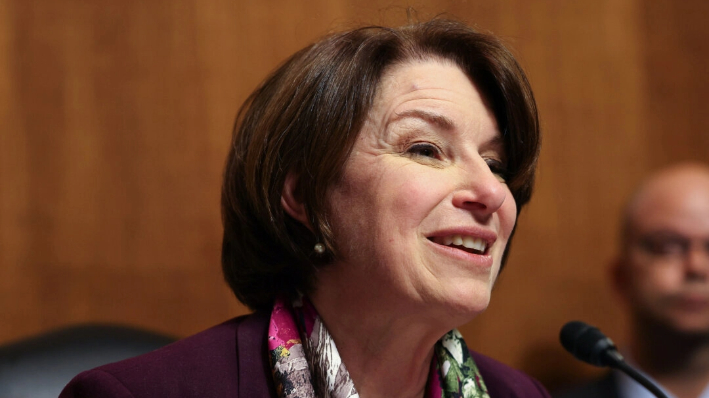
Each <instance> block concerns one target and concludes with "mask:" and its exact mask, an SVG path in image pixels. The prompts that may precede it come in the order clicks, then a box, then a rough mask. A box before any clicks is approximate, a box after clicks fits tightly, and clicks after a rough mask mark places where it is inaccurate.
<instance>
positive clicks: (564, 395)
mask: <svg viewBox="0 0 709 398" xmlns="http://www.w3.org/2000/svg"><path fill="white" fill-rule="evenodd" d="M553 396H554V398H620V393H619V390H618V382H617V379H616V375H615V374H614V373H613V372H608V374H606V375H605V376H603V377H602V378H600V379H597V380H594V381H591V382H588V383H586V384H582V385H579V386H576V387H573V388H571V389H568V390H563V391H560V392H559V393H554V394H553Z"/></svg>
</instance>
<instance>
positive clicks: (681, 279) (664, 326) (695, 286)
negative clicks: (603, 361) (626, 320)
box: [555, 164, 709, 398]
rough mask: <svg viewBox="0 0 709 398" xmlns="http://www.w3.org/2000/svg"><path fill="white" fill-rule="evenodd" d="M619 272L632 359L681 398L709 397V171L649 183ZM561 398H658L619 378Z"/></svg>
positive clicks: (665, 175)
mask: <svg viewBox="0 0 709 398" xmlns="http://www.w3.org/2000/svg"><path fill="white" fill-rule="evenodd" d="M623 228H624V229H623V237H622V239H623V240H622V243H623V244H622V248H621V253H620V255H619V257H618V259H617V260H616V261H615V263H614V264H613V267H612V277H613V283H614V285H615V288H616V289H617V290H618V292H619V293H620V297H622V299H623V301H624V304H626V307H627V310H628V311H629V315H630V320H631V325H632V327H631V335H630V340H629V344H628V347H627V352H625V355H626V359H628V361H629V362H630V363H631V364H633V365H634V366H636V367H637V368H639V369H640V370H642V371H643V372H644V373H645V374H647V375H649V376H650V377H651V378H652V379H654V380H655V381H656V382H657V383H658V384H659V385H660V386H661V387H662V388H663V389H664V390H665V391H666V392H668V393H669V395H671V396H674V397H676V398H698V397H701V398H709V166H707V165H702V164H682V165H677V166H673V167H671V168H668V169H665V170H663V171H661V172H659V173H657V174H655V175H653V176H652V177H651V178H650V179H649V180H647V181H646V182H645V183H644V184H643V185H642V186H641V187H640V189H639V190H638V191H637V192H636V194H635V195H634V197H633V199H632V200H631V201H630V203H629V204H628V207H627V209H626V214H625V220H624V225H623ZM555 397H557V398H562V397H563V398H587V397H588V398H591V397H594V398H596V397H602V398H614V397H617V398H637V397H653V395H651V394H650V393H649V392H647V391H645V390H644V389H643V388H642V387H641V386H640V385H639V384H637V383H635V382H634V381H632V380H631V379H630V378H628V377H627V376H625V375H622V374H620V373H619V372H613V373H611V374H609V375H608V376H607V377H605V378H603V379H601V380H599V381H597V382H595V383H591V384H588V385H584V386H581V387H579V388H577V389H575V390H573V391H570V392H567V393H565V394H559V395H555Z"/></svg>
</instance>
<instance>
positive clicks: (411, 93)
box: [62, 20, 548, 398]
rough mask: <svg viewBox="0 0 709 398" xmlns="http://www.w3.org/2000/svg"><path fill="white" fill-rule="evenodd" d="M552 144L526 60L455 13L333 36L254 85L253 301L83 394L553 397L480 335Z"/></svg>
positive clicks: (245, 288) (240, 204)
mask: <svg viewBox="0 0 709 398" xmlns="http://www.w3.org/2000/svg"><path fill="white" fill-rule="evenodd" d="M538 152H539V128H538V121H537V114H536V107H535V103H534V99H533V96H532V92H531V89H530V87H529V84H528V82H527V80H526V78H525V76H524V73H523V72H522V70H521V69H520V67H519V65H518V64H517V63H516V61H515V60H514V58H513V57H512V56H511V55H510V53H509V52H508V51H507V50H506V49H505V48H504V47H503V46H502V45H501V44H500V42H499V41H498V40H496V39H495V38H494V37H491V36H489V35H484V34H480V33H477V32H475V31H473V30H472V29H470V28H468V27H466V26H465V25H462V24H460V23H457V22H452V21H446V20H433V21H430V22H426V23H421V24H414V25H410V26H405V27H402V28H398V29H389V28H381V27H369V28H362V29H356V30H353V31H349V32H344V33H340V34H335V35H333V36H330V37H327V38H325V39H323V40H321V41H320V42H318V43H315V44H313V45H311V46H309V47H307V48H305V49H303V50H301V51H299V52H298V53H296V54H295V55H293V56H292V57H291V58H290V59H289V60H287V61H286V62H285V63H284V64H283V65H282V66H281V67H279V68H278V69H277V70H276V71H275V72H274V73H273V74H272V75H271V76H269V77H268V78H267V79H266V80H265V81H264V82H263V83H262V85H261V86H260V87H259V88H258V89H257V90H256V91H255V92H254V93H253V94H252V95H251V96H250V97H249V99H248V100H247V101H246V104H245V105H244V106H243V108H242V109H241V111H240V114H239V117H238V119H237V123H236V127H235V130H234V139H233V143H232V147H231V151H230V153H229V156H228V159H227V164H226V171H225V175H224V186H223V191H222V213H223V222H224V239H223V249H222V266H223V270H224V274H225V277H226V280H227V282H228V283H229V285H230V287H231V288H232V290H233V291H234V293H235V294H236V296H237V297H238V298H239V300H241V301H242V302H243V303H245V304H246V305H248V306H249V307H250V308H252V309H254V310H255V313H254V314H252V315H248V316H245V317H240V318H236V319H234V320H231V321H228V322H226V323H224V324H222V325H219V326H216V327H214V328H212V329H209V330H207V331H205V332H202V333H200V334H198V335H195V336H192V337H190V338H187V339H184V340H182V341H179V342H177V343H175V344H172V345H170V346H167V347H165V348H163V349H160V350H158V351H155V352H152V353H150V354H147V355H144V356H142V357H138V358H134V359H130V360H127V361H124V362H119V363H117V364H112V365H108V366H104V367H101V368H98V369H97V370H93V371H89V372H86V373H83V374H81V375H79V376H77V378H75V380H74V381H72V383H70V385H69V386H67V388H66V389H65V391H64V392H63V395H62V396H63V397H71V396H121V397H122V396H125V397H152V396H180V397H212V396H213V397H217V396H240V397H316V396H317V397H357V396H359V397H366V398H370V397H492V398H498V397H546V396H548V394H547V393H546V391H545V390H544V388H543V387H542V386H541V385H540V384H539V383H538V382H536V381H534V380H533V379H531V378H529V377H528V376H526V375H524V374H522V373H520V372H518V371H515V370H512V369H510V368H508V367H506V366H504V365H502V364H500V363H498V362H495V361H494V360H492V359H490V358H487V357H484V356H482V355H479V354H476V353H472V352H470V351H468V349H467V347H466V345H465V342H464V341H463V339H462V336H460V334H459V333H458V332H457V331H456V330H455V328H456V327H458V326H459V325H462V324H463V323H465V322H468V321H469V320H471V319H472V318H474V317H475V316H476V315H477V314H479V313H480V312H482V311H483V310H485V308H486V307H487V305H488V302H489V299H490V292H491V289H492V286H493V284H494V282H495V279H496V277H497V275H498V273H499V271H500V269H501V267H502V264H503V263H504V259H505V257H506V253H507V249H508V247H509V245H508V243H509V240H510V238H511V237H512V234H513V232H514V226H515V221H516V218H517V215H518V214H519V211H520V209H521V208H522V206H523V205H524V204H526V203H527V202H528V201H529V198H530V195H531V190H532V183H533V178H534V170H535V167H536V162H537V156H538Z"/></svg>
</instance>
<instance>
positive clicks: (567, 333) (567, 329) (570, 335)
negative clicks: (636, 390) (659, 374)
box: [559, 321, 669, 398]
mask: <svg viewBox="0 0 709 398" xmlns="http://www.w3.org/2000/svg"><path fill="white" fill-rule="evenodd" d="M559 340H561V345H562V346H564V348H565V349H566V351H568V352H570V353H571V355H573V356H574V357H575V358H576V359H578V360H581V361H584V362H586V363H589V364H591V365H595V366H600V367H606V366H608V367H610V368H614V369H618V370H620V371H622V372H623V373H625V374H627V375H628V376H630V377H631V378H633V380H635V381H637V382H638V383H640V385H642V386H643V387H645V388H647V389H648V390H649V391H650V392H651V393H653V394H654V395H655V396H656V397H658V398H669V397H668V396H667V395H666V394H665V393H664V392H663V391H662V390H661V389H660V388H659V387H658V386H657V385H655V383H653V382H652V381H650V379H648V378H647V377H645V375H643V374H642V373H640V372H639V371H638V370H636V369H635V368H633V367H632V366H630V365H628V364H627V363H626V362H625V358H623V356H622V355H621V354H620V353H619V352H618V350H617V349H616V348H615V343H613V340H611V339H609V338H608V337H606V335H605V334H603V332H601V331H600V330H598V328H596V327H593V326H591V325H587V324H585V323H583V322H581V321H572V322H569V323H567V324H566V325H564V327H562V328H561V332H560V333H559Z"/></svg>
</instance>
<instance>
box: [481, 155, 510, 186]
mask: <svg viewBox="0 0 709 398" xmlns="http://www.w3.org/2000/svg"><path fill="white" fill-rule="evenodd" d="M485 163H487V167H489V168H490V171H491V172H492V174H494V175H495V176H496V177H497V179H498V180H499V181H500V182H506V181H507V178H508V177H509V172H508V171H507V167H506V166H505V164H504V163H502V162H501V161H499V160H497V159H487V160H485Z"/></svg>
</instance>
